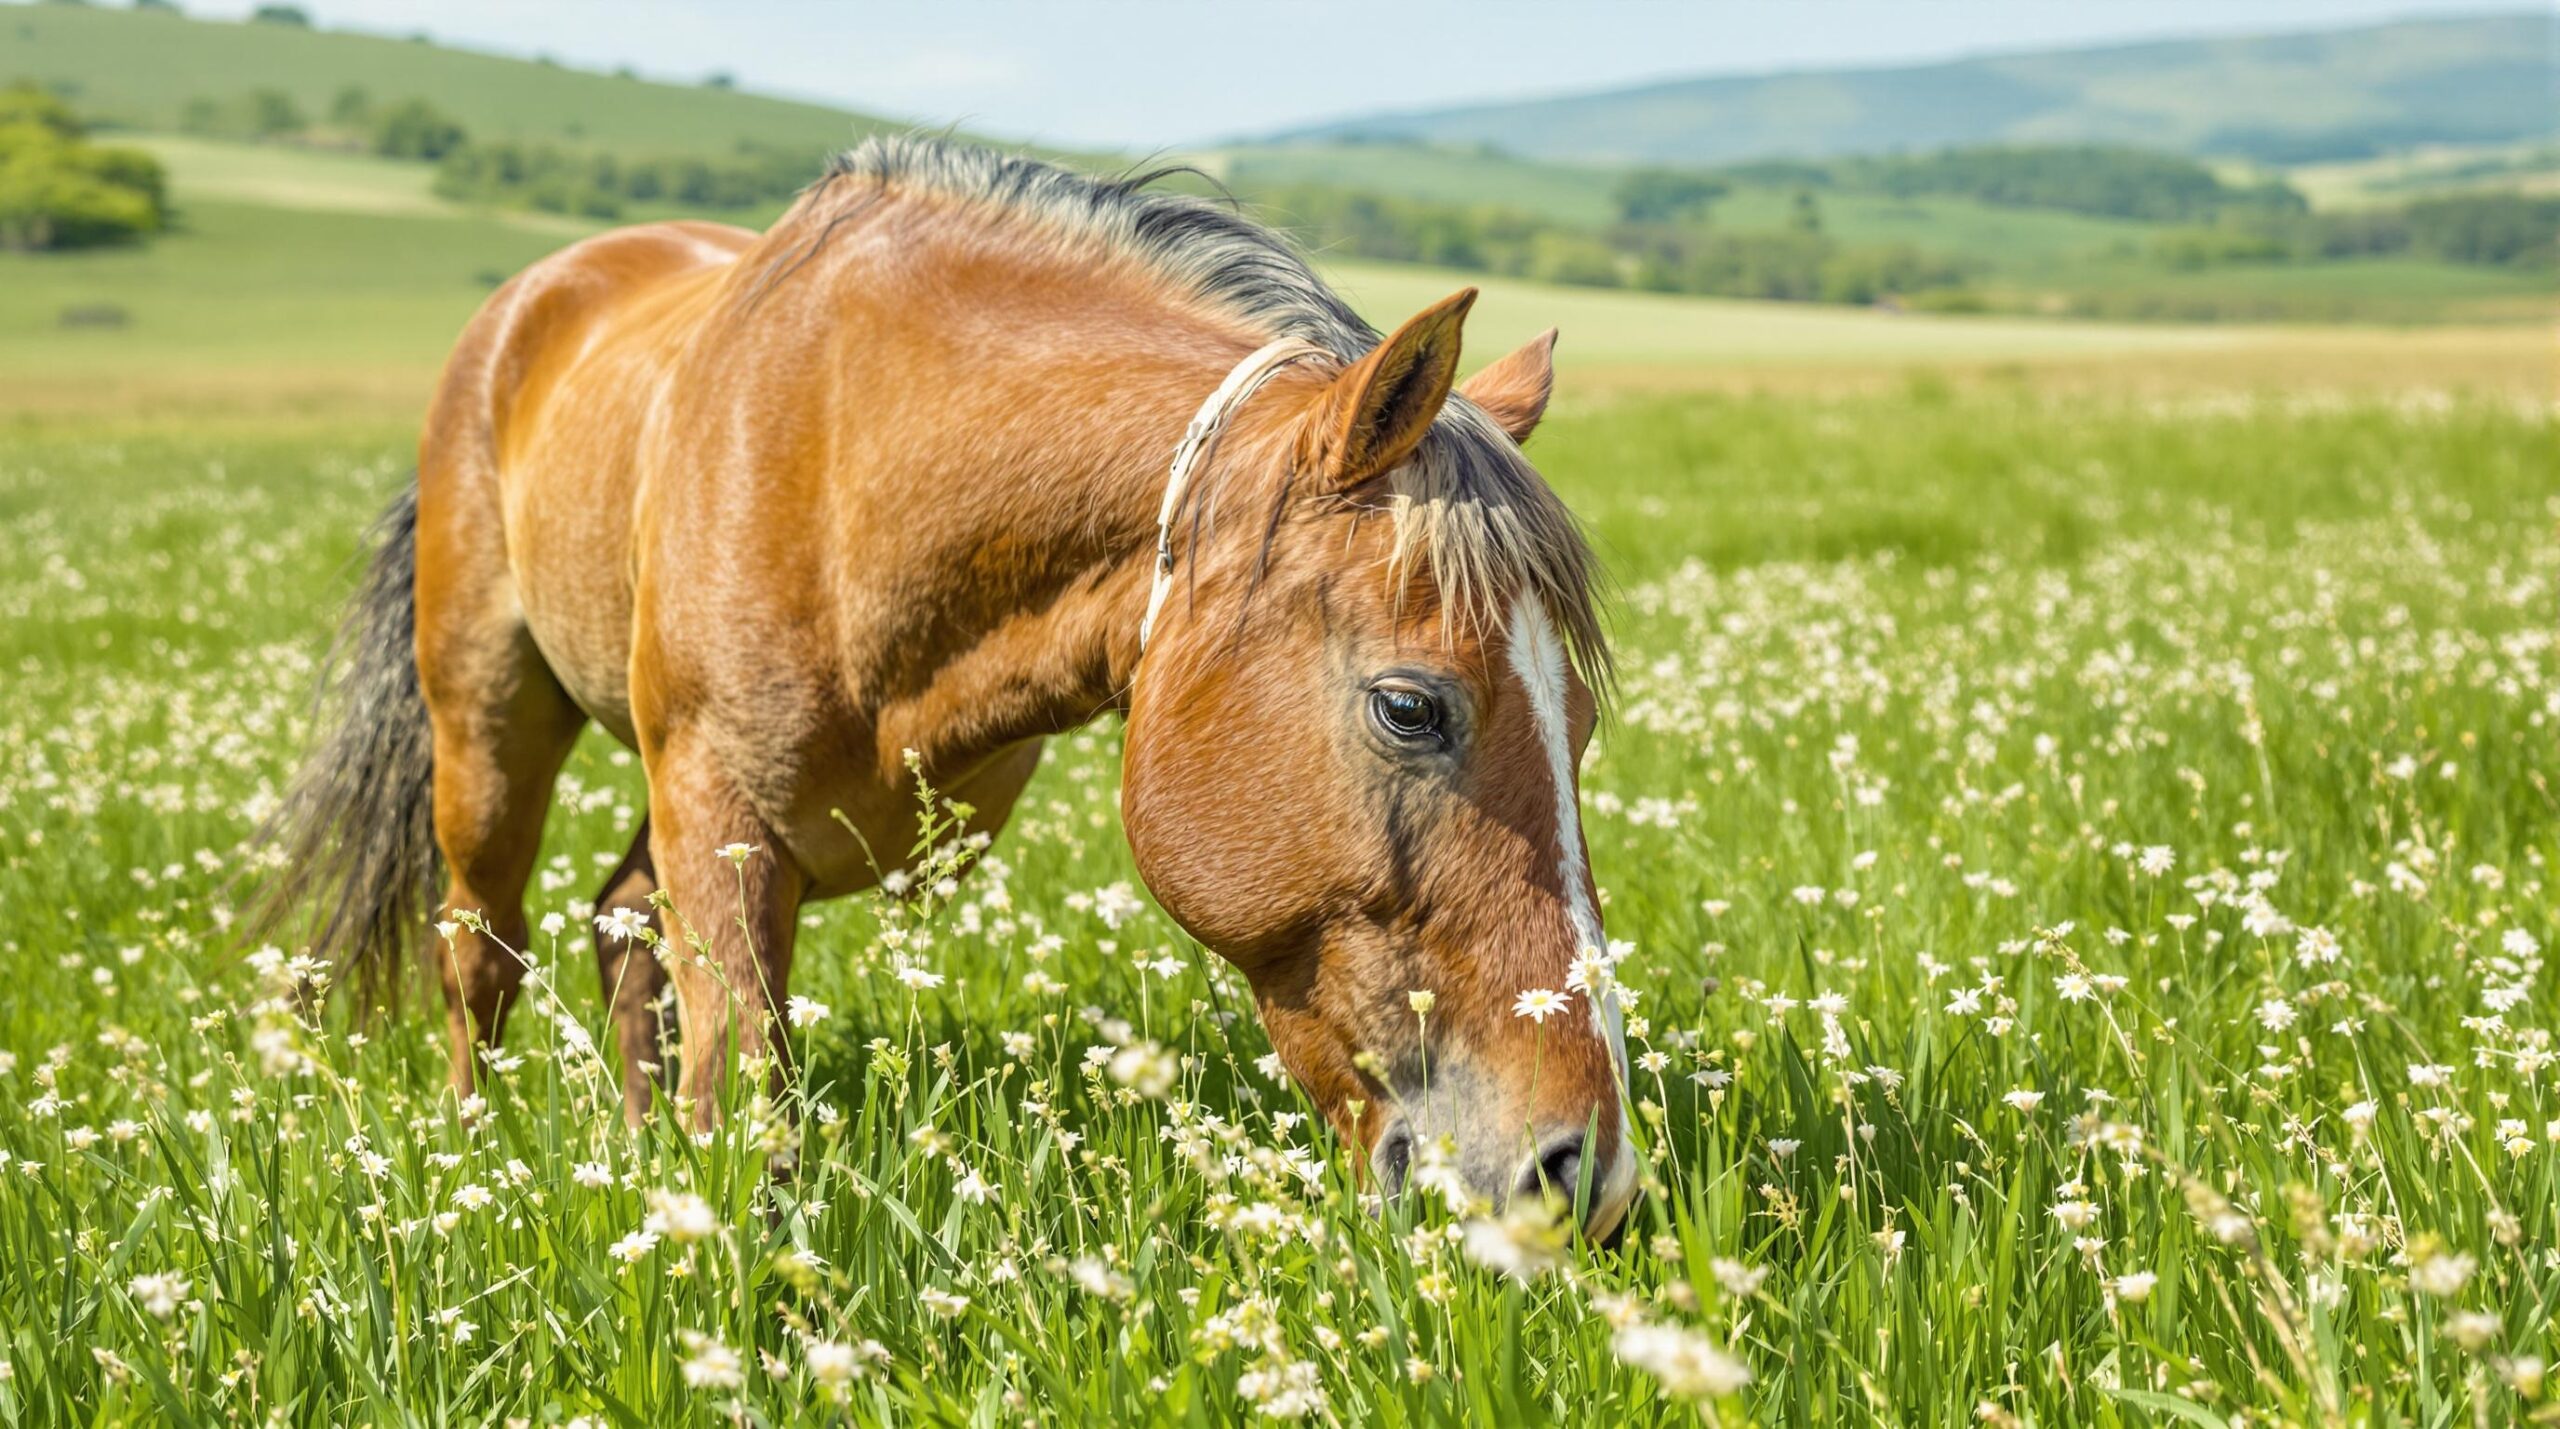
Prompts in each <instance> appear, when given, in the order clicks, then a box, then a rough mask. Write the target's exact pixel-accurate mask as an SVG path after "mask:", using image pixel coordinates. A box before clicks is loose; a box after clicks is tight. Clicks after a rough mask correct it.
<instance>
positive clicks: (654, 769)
mask: <svg viewBox="0 0 2560 1429" xmlns="http://www.w3.org/2000/svg"><path fill="white" fill-rule="evenodd" d="M649 854H650V860H651V862H652V863H653V864H654V865H655V867H656V870H657V874H658V879H659V881H660V883H661V884H662V885H663V886H664V887H665V889H666V892H667V897H668V900H669V902H670V903H671V904H672V905H673V912H674V915H675V916H674V919H673V922H674V926H673V927H671V928H669V929H668V930H667V940H668V945H669V946H668V949H667V954H666V959H667V964H668V971H669V973H670V975H671V976H672V977H673V979H674V982H675V992H676V1007H677V1018H678V1021H679V1024H680V1025H681V1026H682V1028H683V1031H684V1072H683V1076H682V1078H681V1079H680V1080H679V1082H678V1084H677V1094H678V1097H679V1098H680V1104H681V1105H682V1106H683V1107H684V1108H685V1110H686V1114H687V1115H688V1116H689V1117H690V1118H691V1120H692V1124H693V1125H694V1126H695V1127H697V1128H701V1127H708V1126H710V1125H711V1124H712V1123H713V1122H715V1121H717V1120H718V1119H719V1116H720V1090H721V1086H722V1083H723V1079H724V1078H725V1076H726V1075H727V1070H728V1066H729V1063H730V1060H731V1058H732V1055H733V1054H734V1056H735V1057H736V1059H737V1060H738V1061H740V1062H741V1063H746V1062H749V1061H753V1062H756V1063H759V1064H761V1065H762V1066H763V1067H764V1068H765V1069H766V1075H767V1076H768V1078H770V1077H772V1076H774V1075H775V1074H778V1073H779V1072H780V1071H781V1059H782V1058H784V1057H787V1056H788V1055H789V1049H790V1044H789V1041H788V1039H785V1038H782V1037H779V1036H777V1035H776V1031H775V1028H774V1025H773V1018H774V1015H775V1013H776V1011H777V1010H778V1009H779V1008H781V1007H782V1005H783V1003H784V1001H785V999H786V998H787V997H788V996H789V989H790V977H791V946H792V935H793V933H794V931H795V929H796V925H797V922H798V913H799V908H800V898H801V894H802V893H803V892H804V891H805V888H806V883H805V880H804V879H803V878H802V876H801V873H800V870H799V867H798V865H796V864H795V863H793V862H792V860H791V858H790V856H789V855H788V854H786V853H784V852H783V851H782V850H781V849H780V848H779V846H778V845H777V843H776V841H775V839H774V838H773V836H772V834H771V833H770V831H769V830H767V829H766V828H765V826H764V823H763V821H762V820H760V819H758V818H757V817H756V816H755V814H754V813H753V811H752V810H750V809H749V808H748V807H747V805H746V802H745V800H744V799H742V798H740V797H739V796H738V794H737V793H736V791H735V789H734V787H733V786H732V785H731V784H730V783H729V782H728V780H727V779H726V778H725V777H724V776H723V775H721V774H720V773H719V772H718V770H717V769H716V768H713V767H710V766H709V765H708V763H707V761H700V762H698V761H696V760H694V759H691V758H688V757H687V756H686V754H685V753H684V751H683V750H682V749H681V747H680V746H679V747H676V748H671V749H668V750H666V751H663V752H662V753H661V754H660V756H659V758H658V759H657V760H656V761H654V762H653V763H652V765H651V767H650V770H649Z"/></svg>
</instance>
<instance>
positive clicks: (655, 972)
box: [596, 818, 671, 1126]
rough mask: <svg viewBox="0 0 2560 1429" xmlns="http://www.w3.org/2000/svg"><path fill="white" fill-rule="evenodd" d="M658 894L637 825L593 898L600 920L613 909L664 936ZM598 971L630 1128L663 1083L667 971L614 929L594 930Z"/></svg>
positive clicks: (643, 829) (642, 943) (645, 825)
mask: <svg viewBox="0 0 2560 1429" xmlns="http://www.w3.org/2000/svg"><path fill="white" fill-rule="evenodd" d="M657 891H658V870H657V866H656V865H655V864H653V863H651V862H650V859H649V821H648V820H647V819H645V818H644V819H642V820H641V821H640V832H639V833H638V834H637V835H635V836H633V838H632V840H631V850H630V852H628V853H625V854H624V855H623V856H622V862H621V864H620V865H618V866H617V867H616V868H615V869H614V870H613V872H612V873H611V874H610V875H609V876H607V877H606V879H605V881H604V889H603V891H601V892H599V893H598V894H596V913H597V915H598V916H599V917H604V916H607V915H610V914H612V913H613V912H614V911H615V910H617V909H629V910H630V911H631V912H632V913H634V914H636V915H638V916H639V918H640V919H641V920H642V921H643V922H644V923H645V924H646V925H647V926H648V927H649V928H651V929H653V930H655V931H657V932H658V933H660V934H663V933H664V932H665V931H666V929H665V926H664V922H663V920H662V919H660V918H659V917H658V910H657V909H656V908H655V907H653V906H651V904H650V902H649V896H650V895H651V894H653V893H656V892H657ZM596 970H597V972H598V973H599V974H600V975H601V976H602V978H603V980H604V1000H605V1005H606V1006H607V1007H609V1008H611V1009H612V1011H613V1037H614V1043H615V1045H616V1047H617V1048H619V1050H620V1051H621V1054H622V1109H623V1114H624V1115H625V1116H626V1117H628V1118H629V1120H630V1122H631V1124H632V1125H633V1126H638V1125H639V1124H640V1123H641V1121H642V1120H643V1119H644V1118H646V1117H647V1116H648V1114H649V1099H650V1097H651V1096H652V1095H653V1094H654V1093H655V1092H656V1090H657V1088H658V1084H659V1083H660V1081H662V1080H663V1073H664V1070H665V1066H666V1060H667V1052H668V1048H667V1033H668V1032H669V1031H670V1030H671V1029H669V1028H668V1026H667V1019H666V1018H665V1016H664V1015H663V1013H662V1010H661V1009H662V1008H663V1007H664V1003H665V993H666V990H667V970H666V968H665V967H664V966H663V965H662V964H660V963H659V961H658V956H657V953H656V952H655V950H653V949H652V948H650V946H649V944H648V940H647V939H645V938H641V937H637V936H634V935H632V934H631V933H629V932H628V931H617V930H616V929H615V928H614V927H613V925H610V924H606V923H599V924H598V925H597V927H596Z"/></svg>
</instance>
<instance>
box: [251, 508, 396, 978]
mask: <svg viewBox="0 0 2560 1429" xmlns="http://www.w3.org/2000/svg"><path fill="white" fill-rule="evenodd" d="M371 534H372V538H373V540H374V541H375V542H376V543H377V544H376V545H375V547H374V552H373V559H372V561H371V563H370V564H369V565H368V566H367V567H366V569H365V575H364V584H363V586H362V587H361V588H360V589H358V590H357V592H356V597H355V600H354V602H353V603H352V604H350V605H349V606H348V607H347V612H346V614H345V616H344V617H343V618H342V619H341V620H340V622H339V625H338V634H337V638H336V639H335V640H333V641H332V642H330V646H329V653H328V656H327V658H326V659H325V660H324V661H323V663H322V665H321V674H320V685H319V691H318V696H317V700H316V703H315V705H314V710H315V713H316V715H317V717H318V720H319V734H318V736H317V739H316V741H315V743H314V744H313V746H312V748H311V752H310V753H309V755H308V756H306V758H305V759H304V761H303V765H302V769H301V771H300V772H299V773H297V774H296V775H295V776H294V779H293V783H292V785H291V787H290V788H289V789H288V790H287V791H286V793H285V796H284V801H283V802H282V804H280V805H279V806H278V807H277V809H276V811H275V812H274V814H273V815H272V816H270V817H269V818H268V819H267V821H266V822H265V824H264V825H263V826H261V827H260V829H259V830H258V834H257V837H256V843H257V844H258V845H259V847H260V850H261V852H262V853H263V854H264V855H265V856H266V858H267V860H268V861H270V862H271V863H272V864H273V866H274V873H273V875H272V877H270V878H269V879H268V881H267V882H266V884H265V886H264V887H263V888H262V889H261V890H260V893H259V897H258V901H257V902H256V904H255V905H254V907H253V909H252V912H251V914H250V917H249V920H248V926H249V936H250V937H252V938H264V939H272V940H285V939H287V938H289V939H290V941H292V942H294V943H295V944H297V945H307V946H308V947H309V949H310V951H311V954H312V956H314V957H316V958H322V959H325V960H327V962H328V964H329V976H330V980H331V981H332V982H336V983H341V984H348V983H352V984H353V985H355V987H356V988H357V990H358V991H359V993H361V994H363V995H365V996H367V997H377V996H380V995H382V994H385V993H388V994H392V995H396V994H397V992H398V989H399V983H400V976H399V974H400V972H401V970H402V969H404V968H405V967H407V965H408V956H407V955H408V950H409V948H410V946H411V944H413V943H414V942H416V941H417V939H418V936H419V933H420V931H421V929H422V928H423V927H424V926H425V924H426V920H427V918H428V916H429V914H430V912H431V910H433V909H434V907H435V900H436V895H437V883H438V875H439V865H440V864H441V862H442V860H441V859H440V858H439V857H438V855H437V852H436V838H435V805H434V798H433V792H434V791H433V775H434V769H435V745H434V740H433V738H432V736H431V734H430V732H429V730H428V727H427V701H426V696H425V694H424V693H423V692H422V691H421V689H420V688H419V684H418V660H417V650H416V644H415V641H416V630H417V585H416V578H417V569H418V486H417V483H416V482H415V481H412V482H410V484H409V485H408V486H407V487H406V488H405V489H403V490H402V491H401V493H400V494H399V495H398V496H396V497H393V498H392V501H391V504H390V505H389V506H388V507H386V508H384V510H383V513H382V515H381V517H380V518H379V519H378V520H377V521H375V523H374V527H373V531H372V533H371Z"/></svg>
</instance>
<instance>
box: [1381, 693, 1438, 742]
mask: <svg viewBox="0 0 2560 1429" xmlns="http://www.w3.org/2000/svg"><path fill="white" fill-rule="evenodd" d="M1369 713H1370V714H1371V715H1372V716H1374V717H1375V718H1376V719H1377V721H1378V727H1379V728H1380V729H1383V730H1385V731H1386V732H1387V733H1389V734H1392V735H1394V736H1395V737H1396V738H1398V739H1437V738H1438V737H1439V735H1440V705H1439V703H1438V702H1437V701H1435V700H1433V699H1432V698H1431V697H1430V696H1429V695H1426V694H1424V693H1423V692H1422V691H1420V690H1416V689H1411V688H1408V687H1406V686H1403V685H1384V686H1381V687H1379V688H1377V689H1374V690H1371V691H1370V692H1369Z"/></svg>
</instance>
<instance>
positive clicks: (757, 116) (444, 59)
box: [0, 5, 898, 155]
mask: <svg viewBox="0 0 2560 1429" xmlns="http://www.w3.org/2000/svg"><path fill="white" fill-rule="evenodd" d="M21 78H23V79H31V80H34V81H36V82H37V83H39V84H44V85H47V86H51V87H57V88H59V89H60V90H61V91H62V92H63V93H64V94H66V95H67V96H68V97H70V98H71V99H72V100H73V101H74V102H75V103H77V104H78V105H79V106H80V109H81V111H82V112H83V113H87V114H92V115H95V116H97V117H98V118H100V119H102V120H104V121H106V122H109V123H112V124H115V125H118V126H120V127H123V128H129V129H154V130H173V129H176V128H177V127H178V120H179V116H180V114H181V113H182V112H183V111H184V110H185V108H186V106H187V103H188V101H190V100H194V99H213V100H217V101H229V100H235V99H238V98H239V97H241V96H242V95H245V94H247V93H248V92H249V91H251V90H253V89H278V90H282V91H283V92H285V93H286V94H288V95H291V96H292V97H293V100H294V102H295V103H296V104H298V105H299V106H300V107H301V108H302V109H303V110H304V111H305V112H306V113H308V114H312V115H315V116H324V115H326V114H327V113H328V112H329V107H330V104H331V102H332V101H333V100H334V99H335V98H336V97H337V95H338V92H339V91H340V90H342V89H345V88H347V87H349V86H354V87H356V88H360V89H363V90H366V91H368V92H369V93H370V94H371V95H372V96H373V98H374V99H375V100H376V101H378V102H384V103H394V102H397V101H399V100H403V99H407V98H411V97H413V96H414V97H420V98H427V99H432V100H433V101H434V102H435V103H436V104H437V105H438V107H440V108H442V109H444V110H446V111H447V112H448V113H451V114H453V115H454V116H455V117H457V118H459V119H460V120H461V121H462V122H463V124H464V125H465V126H467V127H468V128H469V129H470V130H471V132H472V134H473V136H474V137H477V138H483V139H520V140H530V141H544V142H549V143H554V144H562V145H569V146H588V145H594V146H600V147H605V148H611V149H617V150H622V151H625V152H634V153H685V154H691V153H708V154H725V153H728V152H730V151H732V150H734V149H735V148H737V146H738V145H739V144H741V143H757V144H770V145H775V146H779V147H786V148H795V149H806V150H808V151H809V152H810V153H811V154H813V155H820V154H825V153H827V152H828V151H830V150H833V149H841V148H844V147H846V146H848V145H850V144H852V143H853V142H854V141H855V140H856V139H859V138H860V137H861V136H862V135H864V134H866V133H869V132H872V131H873V130H876V129H881V128H894V127H898V126H896V125H894V124H892V123H890V122H889V121H886V120H881V119H876V118H872V117H870V116H867V115H858V114H852V113H848V112H846V111H844V110H840V109H829V108H826V107H824V106H821V105H815V104H799V103H794V102H792V101H790V100H783V99H772V98H768V97H766V96H763V95H756V94H744V93H738V92H735V91H729V90H719V89H711V88H707V87H704V86H702V85H698V84H693V83H672V84H671V83H665V82H660V81H653V80H645V79H626V78H622V77H619V76H615V75H604V74H594V73H590V72H587V71H584V70H576V69H570V68H566V67H564V66H559V65H548V64H535V63H528V62H526V61H524V60H515V59H505V58H501V57H498V56H495V55H480V54H473V53H471V52H469V51H466V50H456V49H448V48H445V47H443V46H441V45H436V44H430V43H425V42H421V41H413V40H407V39H395V38H391V37H388V36H378V35H364V34H349V33H342V32H336V31H326V30H308V29H301V28H298V27H295V26H291V25H273V24H247V23H238V22H228V21H218V20H198V19H192V18H189V17H185V16H181V15H171V14H153V13H149V12H136V11H131V10H109V9H107V8H105V7H103V6H88V5H11V6H7V7H5V8H0V83H6V82H8V81H11V80H16V79H21ZM692 78H698V76H688V77H687V79H688V80H689V79H692Z"/></svg>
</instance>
